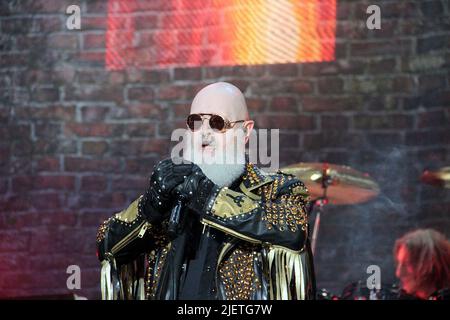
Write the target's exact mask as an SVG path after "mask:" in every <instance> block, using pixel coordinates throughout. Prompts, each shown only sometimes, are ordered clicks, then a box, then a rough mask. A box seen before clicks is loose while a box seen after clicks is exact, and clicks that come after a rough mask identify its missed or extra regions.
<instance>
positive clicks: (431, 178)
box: [420, 167, 450, 189]
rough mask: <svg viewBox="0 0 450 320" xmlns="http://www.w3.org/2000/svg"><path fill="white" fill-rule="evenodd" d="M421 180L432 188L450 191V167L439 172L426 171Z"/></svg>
mask: <svg viewBox="0 0 450 320" xmlns="http://www.w3.org/2000/svg"><path fill="white" fill-rule="evenodd" d="M420 180H421V181H422V182H423V183H426V184H431V185H432V186H436V187H440V188H447V189H450V167H443V168H441V169H439V170H437V171H429V170H425V171H424V172H423V173H422V176H421V177H420Z"/></svg>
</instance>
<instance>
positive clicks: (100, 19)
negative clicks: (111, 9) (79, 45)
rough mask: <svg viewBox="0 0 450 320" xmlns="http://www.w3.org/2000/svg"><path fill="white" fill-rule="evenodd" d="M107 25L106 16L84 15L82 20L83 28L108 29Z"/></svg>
mask: <svg viewBox="0 0 450 320" xmlns="http://www.w3.org/2000/svg"><path fill="white" fill-rule="evenodd" d="M106 25H107V18H106V16H90V17H83V19H82V20H81V28H82V29H83V30H106Z"/></svg>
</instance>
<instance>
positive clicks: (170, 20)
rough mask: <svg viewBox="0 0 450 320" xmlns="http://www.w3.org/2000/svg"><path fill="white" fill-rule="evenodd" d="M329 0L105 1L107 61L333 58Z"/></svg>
mask: <svg viewBox="0 0 450 320" xmlns="http://www.w3.org/2000/svg"><path fill="white" fill-rule="evenodd" d="M335 29H336V0H164V1H160V0H147V1H142V0H109V1H108V30H107V33H106V55H105V59H106V66H107V68H108V69H110V70H118V69H123V68H127V67H132V66H136V67H140V68H145V67H148V68H158V67H159V68H161V67H171V66H178V67H195V66H224V65H256V64H273V63H300V62H320V61H330V60H333V59H334V53H335Z"/></svg>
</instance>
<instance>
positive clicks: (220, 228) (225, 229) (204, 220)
mask: <svg viewBox="0 0 450 320" xmlns="http://www.w3.org/2000/svg"><path fill="white" fill-rule="evenodd" d="M201 223H202V224H204V225H207V226H210V227H213V228H215V229H217V230H220V231H223V232H225V233H227V234H230V235H232V236H235V237H236V238H239V239H242V240H245V241H248V242H252V243H261V241H260V240H257V239H254V238H251V237H248V236H246V235H243V234H242V233H239V232H236V231H234V230H232V229H230V228H227V227H224V226H222V225H220V224H218V223H215V222H212V221H210V220H208V219H207V218H203V219H202V221H201Z"/></svg>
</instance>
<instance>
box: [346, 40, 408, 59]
mask: <svg viewBox="0 0 450 320" xmlns="http://www.w3.org/2000/svg"><path fill="white" fill-rule="evenodd" d="M350 52H351V55H352V56H376V55H387V54H396V55H406V54H411V53H412V42H411V40H409V39H408V40H399V41H382V40H380V41H364V42H360V43H352V44H351V46H350Z"/></svg>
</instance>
